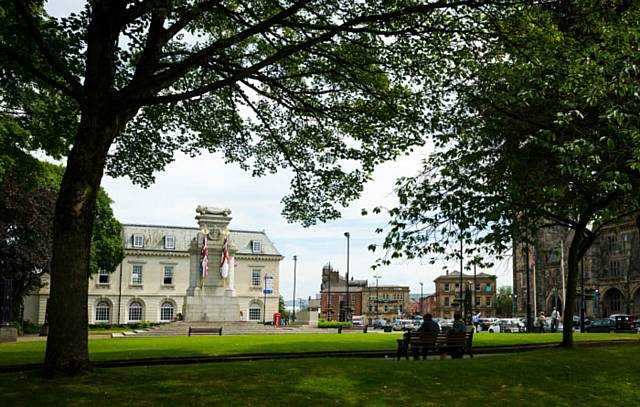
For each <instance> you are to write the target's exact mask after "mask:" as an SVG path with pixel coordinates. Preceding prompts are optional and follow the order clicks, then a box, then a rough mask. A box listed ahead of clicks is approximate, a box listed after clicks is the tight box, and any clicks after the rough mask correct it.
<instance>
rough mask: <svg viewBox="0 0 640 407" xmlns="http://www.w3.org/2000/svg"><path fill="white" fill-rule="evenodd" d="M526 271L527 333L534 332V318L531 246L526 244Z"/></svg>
mask: <svg viewBox="0 0 640 407" xmlns="http://www.w3.org/2000/svg"><path fill="white" fill-rule="evenodd" d="M524 270H525V276H526V279H527V332H528V333H531V332H532V331H533V318H532V316H531V281H530V279H529V244H528V243H527V244H525V251H524Z"/></svg>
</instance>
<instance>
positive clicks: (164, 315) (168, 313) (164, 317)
mask: <svg viewBox="0 0 640 407" xmlns="http://www.w3.org/2000/svg"><path fill="white" fill-rule="evenodd" d="M172 320H173V304H172V303H170V302H169V301H167V302H163V303H162V305H161V306H160V321H165V322H166V321H172Z"/></svg>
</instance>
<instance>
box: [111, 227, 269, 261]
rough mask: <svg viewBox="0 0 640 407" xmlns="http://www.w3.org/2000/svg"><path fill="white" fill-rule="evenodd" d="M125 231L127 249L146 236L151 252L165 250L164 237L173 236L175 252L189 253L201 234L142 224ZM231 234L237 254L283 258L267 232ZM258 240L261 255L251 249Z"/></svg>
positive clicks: (190, 230)
mask: <svg viewBox="0 0 640 407" xmlns="http://www.w3.org/2000/svg"><path fill="white" fill-rule="evenodd" d="M123 229H124V230H123V233H124V238H125V248H127V249H135V248H134V247H133V242H132V238H131V236H132V235H133V234H142V235H144V236H145V249H151V250H165V249H164V237H165V236H167V235H171V236H174V237H175V249H174V250H175V251H188V250H189V248H190V246H191V243H192V241H193V240H194V239H196V238H197V237H198V233H199V232H200V229H198V228H197V227H185V226H167V225H142V224H124V225H123ZM229 233H230V235H229V241H230V243H231V245H233V246H235V247H236V254H246V255H255V254H261V255H268V256H281V254H280V252H279V251H278V249H276V247H275V245H274V244H273V242H272V241H271V239H269V237H268V236H267V234H266V232H265V231H254V230H234V229H230V230H229ZM256 240H257V241H260V242H261V244H262V251H261V252H260V253H254V252H253V250H252V247H251V242H252V241H256Z"/></svg>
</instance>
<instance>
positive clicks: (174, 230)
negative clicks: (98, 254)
mask: <svg viewBox="0 0 640 407" xmlns="http://www.w3.org/2000/svg"><path fill="white" fill-rule="evenodd" d="M196 211H197V212H198V215H197V216H196V220H197V222H198V226H199V227H180V226H158V225H133V224H130V225H124V231H123V236H122V238H123V240H124V246H125V257H124V259H123V261H122V263H121V264H120V266H119V267H118V268H117V269H116V271H115V272H113V273H106V272H101V273H99V274H98V275H95V276H92V277H91V278H89V280H88V282H87V284H88V285H89V298H88V303H87V307H88V318H89V323H91V324H124V323H131V322H141V321H149V322H170V321H173V320H175V319H176V318H178V317H180V318H183V319H185V320H187V321H204V320H207V321H256V322H262V320H263V317H264V316H263V313H264V312H265V310H266V320H268V321H269V320H271V315H273V313H274V312H276V311H277V310H278V298H279V295H280V293H279V285H280V282H279V274H280V273H279V266H280V261H281V260H282V259H283V257H282V256H281V255H280V253H279V252H278V250H277V249H276V248H275V246H274V245H273V243H272V242H271V240H269V238H268V237H267V235H266V234H265V232H264V231H262V232H260V231H246V230H229V228H228V226H229V223H230V221H231V217H230V216H229V215H230V214H231V211H230V210H228V209H217V208H207V207H198V209H197V210H196ZM203 230H206V233H207V248H208V259H209V271H208V275H207V277H206V278H205V279H204V280H203V278H202V273H201V271H200V260H201V257H202V248H203V243H204V238H205V235H204V233H203ZM227 233H228V238H229V240H228V242H229V263H228V265H229V268H228V274H227V275H226V276H223V275H222V273H221V270H220V267H219V264H220V259H221V255H222V250H223V242H224V237H225V235H226V234H227ZM265 277H267V278H268V279H269V283H268V286H269V288H271V293H269V294H266V295H265V294H264V293H263V289H264V288H265V281H266V279H265ZM43 283H44V285H43V287H42V288H41V289H40V290H39V291H37V292H35V293H34V294H32V295H30V296H28V297H26V298H25V319H29V320H31V321H34V322H38V323H40V324H42V323H43V322H44V317H45V310H46V303H47V299H48V297H49V285H48V279H44V281H43ZM265 300H266V302H265Z"/></svg>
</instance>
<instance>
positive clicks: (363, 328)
mask: <svg viewBox="0 0 640 407" xmlns="http://www.w3.org/2000/svg"><path fill="white" fill-rule="evenodd" d="M368 328H369V327H368V326H366V325H363V326H353V325H352V326H349V327H346V326H339V327H338V333H339V334H341V333H342V331H343V330H345V331H362V333H364V334H366V333H367V331H368Z"/></svg>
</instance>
